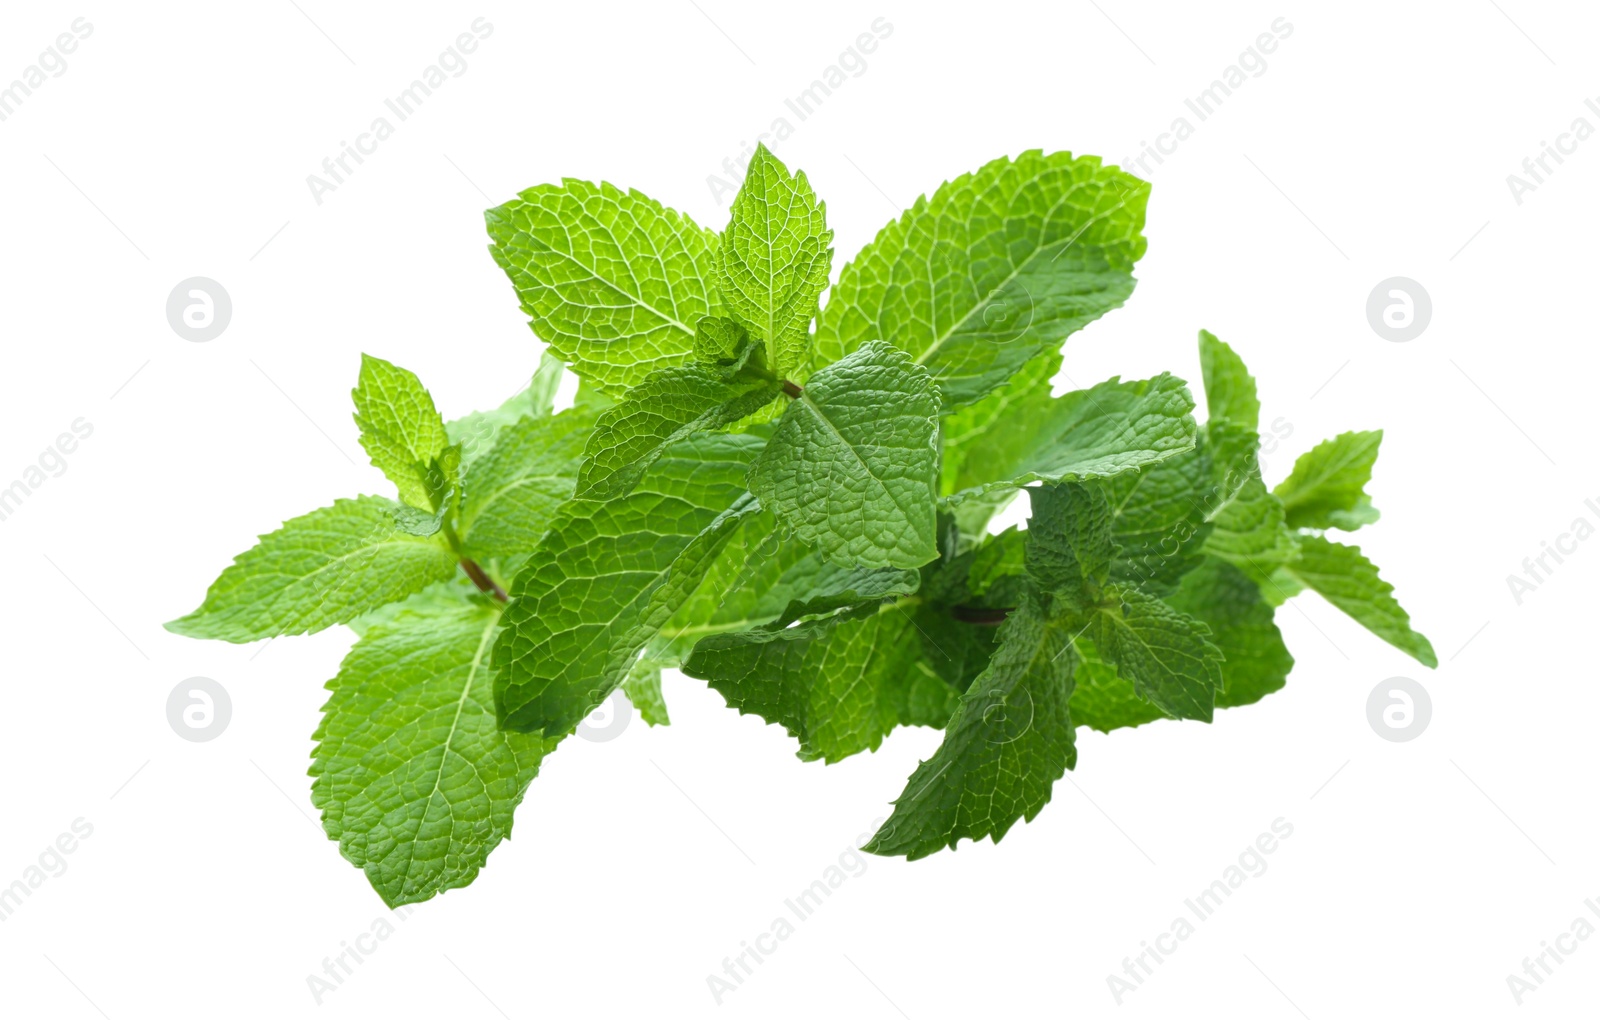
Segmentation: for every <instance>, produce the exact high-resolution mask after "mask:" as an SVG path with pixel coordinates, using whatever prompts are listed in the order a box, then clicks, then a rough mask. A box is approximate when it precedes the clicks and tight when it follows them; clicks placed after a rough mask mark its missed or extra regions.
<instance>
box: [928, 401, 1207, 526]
mask: <svg viewBox="0 0 1600 1020" xmlns="http://www.w3.org/2000/svg"><path fill="white" fill-rule="evenodd" d="M1193 410H1194V401H1193V400H1192V399H1191V398H1190V396H1189V390H1188V387H1187V386H1185V385H1184V383H1183V380H1182V379H1178V378H1176V377H1174V376H1171V375H1167V374H1165V373H1163V374H1161V375H1158V376H1156V377H1155V378H1153V379H1145V380H1142V381H1140V382H1129V383H1125V382H1121V381H1120V380H1118V379H1110V380H1107V381H1106V382H1103V383H1100V384H1099V385H1098V386H1093V387H1090V388H1089V389H1086V390H1074V391H1072V392H1070V393H1064V394H1062V395H1061V396H1060V397H1050V396H1049V390H1048V389H1044V390H1043V391H1042V396H1041V394H1040V391H1039V390H1034V391H1032V392H1030V393H1029V394H1028V395H1027V396H1025V397H1023V398H1022V399H1019V400H1017V401H1016V402H1015V403H1013V404H1011V405H1010V406H1009V407H1008V408H1007V409H1006V411H1005V413H1004V414H1003V416H1001V417H1000V418H999V419H998V420H997V422H996V423H995V424H994V425H992V426H991V427H990V428H989V430H988V438H987V440H986V441H985V442H983V443H977V444H966V445H964V446H963V447H962V448H961V449H960V450H959V451H958V455H959V457H960V462H959V463H958V464H957V465H956V467H955V476H954V481H953V488H954V494H953V495H951V496H949V497H947V500H946V502H947V503H950V504H959V503H960V502H962V501H964V500H965V499H968V498H971V497H972V496H974V495H982V494H986V493H993V492H1000V491H1006V490H1011V489H1015V488H1017V487H1018V486H1021V485H1025V484H1027V483H1028V482H1033V481H1045V482H1081V481H1085V480H1088V479H1093V478H1109V477H1111V476H1113V475H1116V474H1120V473H1121V472H1123V471H1132V470H1134V469H1135V468H1140V467H1143V466H1144V465H1146V464H1153V463H1155V462H1157V461H1160V460H1164V459H1166V458H1167V457H1172V456H1175V455H1177V454H1180V453H1183V452H1185V451H1187V450H1192V449H1193V448H1194V444H1195V424H1194V418H1193V416H1192V415H1191V414H1190V412H1191V411H1193Z"/></svg>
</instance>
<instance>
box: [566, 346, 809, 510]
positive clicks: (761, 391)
mask: <svg viewBox="0 0 1600 1020" xmlns="http://www.w3.org/2000/svg"><path fill="white" fill-rule="evenodd" d="M780 392H781V390H780V389H779V388H778V385H777V383H776V381H774V380H773V379H772V378H771V377H770V376H768V375H766V374H765V373H764V372H761V371H750V372H741V371H737V370H722V369H719V368H718V367H717V366H714V365H707V364H702V363H700V362H694V363H691V364H687V365H676V366H674V367H672V368H663V369H658V370H657V371H655V372H652V373H650V375H649V376H648V377H647V378H646V379H645V381H644V382H642V383H640V384H639V385H638V386H635V387H634V388H633V389H631V390H629V391H628V392H627V393H626V394H625V395H624V396H623V398H622V399H621V400H620V401H618V402H617V403H616V404H615V405H614V406H612V407H610V408H607V409H606V410H605V411H604V412H602V413H601V415H600V417H599V419H598V420H597V421H596V422H595V426H594V431H592V432H591V433H590V434H589V441H588V445H587V446H586V447H585V448H584V454H583V466H582V468H581V469H580V470H579V472H578V488H577V494H578V496H579V497H580V498H583V499H612V498H615V497H617V496H625V495H627V493H628V492H629V490H631V489H632V488H633V486H634V485H636V484H638V482H639V478H640V477H641V476H642V475H643V474H644V472H645V470H646V469H648V468H649V467H650V465H651V464H652V463H654V462H655V459H656V458H657V457H659V456H661V454H662V452H663V451H665V450H666V449H667V447H669V446H671V445H672V444H673V443H676V442H678V441H680V440H683V439H687V438H688V437H689V436H692V435H694V434H695V433H697V432H708V431H715V430H716V429H720V428H723V427H724V426H727V425H731V424H733V423H734V422H736V421H738V420H740V419H741V418H744V417H747V416H749V415H751V414H754V413H755V412H756V411H759V410H760V409H761V408H763V407H765V406H766V405H768V404H770V403H772V402H773V401H774V400H776V399H778V395H779V393H780Z"/></svg>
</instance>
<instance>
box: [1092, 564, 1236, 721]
mask: <svg viewBox="0 0 1600 1020" xmlns="http://www.w3.org/2000/svg"><path fill="white" fill-rule="evenodd" d="M1113 595H1114V596H1115V597H1116V598H1117V601H1118V603H1120V604H1117V605H1112V606H1108V607H1106V608H1103V609H1101V610H1099V611H1098V612H1096V613H1095V614H1094V615H1093V616H1092V617H1091V618H1090V621H1089V626H1088V630H1087V632H1086V633H1087V634H1088V636H1089V640H1091V641H1093V642H1094V646H1095V648H1096V649H1098V650H1099V652H1100V655H1101V658H1102V659H1103V660H1104V661H1105V662H1107V663H1109V664H1111V665H1112V666H1113V667H1115V669H1116V671H1117V675H1118V676H1120V677H1125V678H1127V680H1128V681H1129V682H1130V683H1132V684H1133V688H1134V690H1136V691H1138V692H1139V695H1140V696H1141V697H1143V698H1144V699H1145V700H1146V701H1149V702H1150V703H1151V704H1153V705H1155V706H1156V707H1157V708H1159V709H1161V710H1162V711H1163V712H1165V713H1167V714H1168V715H1170V716H1172V717H1173V718H1175V719H1204V720H1205V721H1206V722H1210V721H1211V710H1212V706H1213V704H1214V703H1215V701H1216V695H1217V691H1218V690H1220V689H1221V688H1222V653H1221V652H1220V651H1218V650H1217V646H1216V645H1214V644H1212V643H1211V640H1210V638H1211V631H1210V629H1209V628H1208V627H1206V625H1205V624H1203V623H1200V622H1198V621H1196V620H1194V619H1192V618H1191V617H1188V616H1185V615H1184V614H1183V613H1180V612H1178V611H1177V610H1176V609H1173V608H1172V607H1171V606H1168V605H1167V604H1166V603H1164V602H1162V601H1161V600H1159V599H1157V598H1155V597H1153V596H1151V595H1147V594H1145V593H1144V592H1141V591H1138V590H1136V589H1132V588H1121V589H1116V590H1114V591H1113Z"/></svg>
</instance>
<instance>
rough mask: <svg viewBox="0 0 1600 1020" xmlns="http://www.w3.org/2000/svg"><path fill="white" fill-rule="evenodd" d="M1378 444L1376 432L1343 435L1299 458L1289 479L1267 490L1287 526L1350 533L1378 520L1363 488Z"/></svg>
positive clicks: (1320, 444)
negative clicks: (1281, 509) (1273, 496)
mask: <svg viewBox="0 0 1600 1020" xmlns="http://www.w3.org/2000/svg"><path fill="white" fill-rule="evenodd" d="M1382 442H1383V432H1382V431H1381V430H1379V431H1375V432H1345V433H1342V434H1340V435H1337V436H1334V437H1333V438H1332V439H1328V440H1324V441H1323V442H1320V443H1318V444H1317V445H1316V446H1314V447H1312V448H1311V449H1310V450H1309V451H1308V452H1306V453H1304V454H1302V455H1301V456H1300V459H1299V460H1297V461H1295V462H1294V470H1293V471H1291V472H1289V477H1288V478H1285V479H1284V480H1283V481H1282V482H1280V483H1279V484H1278V486H1277V488H1275V489H1273V490H1272V492H1273V495H1275V496H1277V497H1278V499H1279V501H1280V502H1282V503H1283V512H1284V520H1285V521H1286V522H1287V523H1288V525H1289V527H1291V528H1318V529H1320V528H1344V529H1346V530H1350V531H1354V530H1355V529H1356V528H1359V527H1361V525H1363V524H1370V523H1372V522H1373V521H1375V520H1377V519H1378V511H1377V510H1376V509H1374V508H1373V506H1372V500H1371V499H1369V498H1368V497H1367V492H1366V487H1367V483H1368V482H1370V481H1371V480H1372V465H1373V464H1375V463H1376V462H1377V460H1378V444H1380V443H1382Z"/></svg>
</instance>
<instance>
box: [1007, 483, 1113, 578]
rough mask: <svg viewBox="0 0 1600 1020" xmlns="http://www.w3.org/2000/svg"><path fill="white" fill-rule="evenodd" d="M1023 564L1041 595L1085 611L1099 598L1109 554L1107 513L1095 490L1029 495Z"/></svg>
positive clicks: (1063, 488) (1045, 488)
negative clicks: (1050, 596)
mask: <svg viewBox="0 0 1600 1020" xmlns="http://www.w3.org/2000/svg"><path fill="white" fill-rule="evenodd" d="M1028 498H1029V500H1030V501H1031V509H1032V511H1033V513H1032V516H1030V517H1029V518H1028V530H1027V540H1026V546H1025V550H1024V562H1025V563H1026V565H1027V571H1028V576H1029V577H1031V578H1033V582H1034V583H1035V584H1037V585H1038V586H1039V589H1040V590H1041V591H1044V592H1047V593H1049V594H1052V595H1060V596H1063V597H1065V598H1066V599H1067V600H1068V602H1069V603H1071V604H1073V605H1077V606H1087V605H1089V604H1092V603H1094V602H1096V601H1098V599H1099V598H1100V590H1101V588H1102V587H1103V586H1104V585H1105V583H1106V581H1107V580H1108V579H1109V577H1110V572H1111V562H1112V556H1113V553H1114V549H1115V547H1114V545H1113V544H1112V532H1111V508H1110V507H1109V506H1108V505H1107V503H1106V495H1105V491H1104V490H1103V489H1101V488H1100V487H1099V486H1097V485H1070V484H1068V485H1041V486H1038V487H1037V488H1030V489H1029V490H1028Z"/></svg>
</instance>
